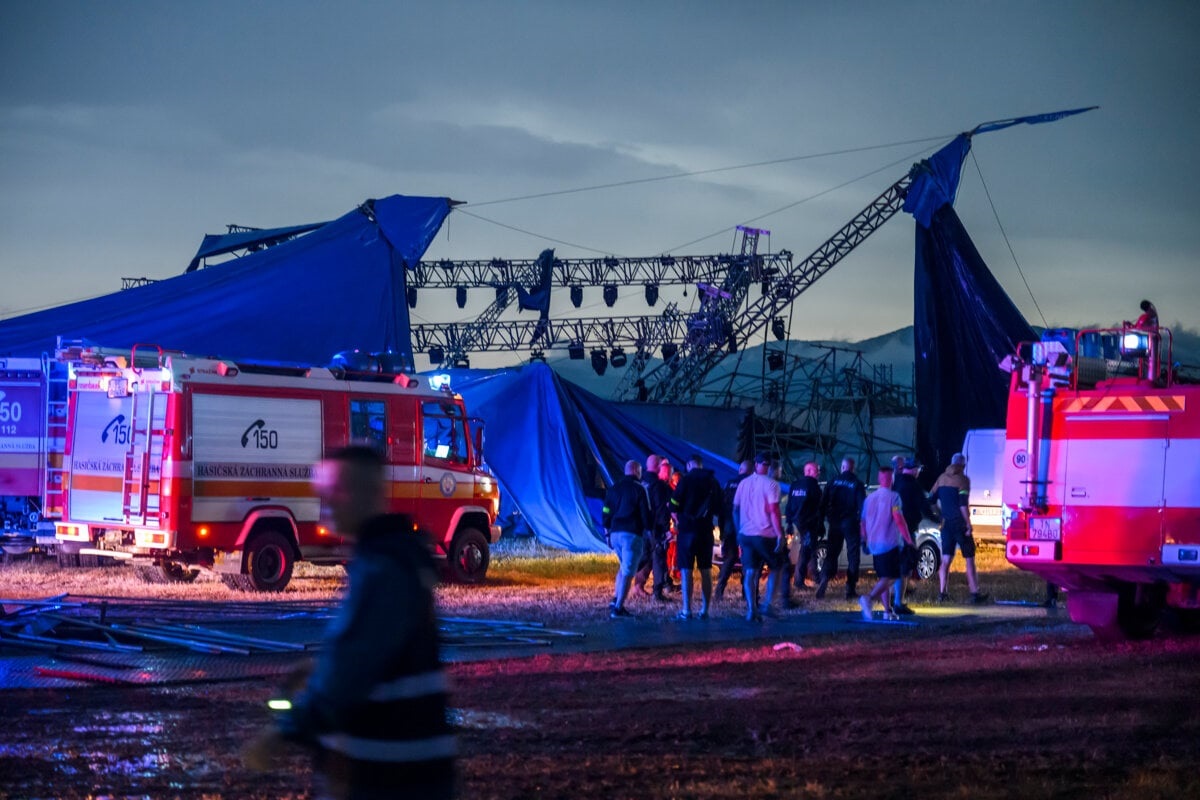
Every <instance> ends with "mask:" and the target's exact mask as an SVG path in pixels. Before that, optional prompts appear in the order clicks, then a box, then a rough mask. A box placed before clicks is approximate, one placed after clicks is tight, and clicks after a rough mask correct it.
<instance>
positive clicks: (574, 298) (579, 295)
mask: <svg viewBox="0 0 1200 800" xmlns="http://www.w3.org/2000/svg"><path fill="white" fill-rule="evenodd" d="M571 305H573V306H575V307H576V308H579V307H580V306H581V305H583V287H582V286H572V287H571Z"/></svg>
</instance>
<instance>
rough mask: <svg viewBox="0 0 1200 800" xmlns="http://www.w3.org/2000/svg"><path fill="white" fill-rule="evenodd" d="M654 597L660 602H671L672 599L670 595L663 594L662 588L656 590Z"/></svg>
mask: <svg viewBox="0 0 1200 800" xmlns="http://www.w3.org/2000/svg"><path fill="white" fill-rule="evenodd" d="M654 599H655V600H657V601H658V602H660V603H669V602H671V599H670V598H669V597H667V596H666V595H665V594H663V593H662V589H659V590H658V591H656V592H655V593H654Z"/></svg>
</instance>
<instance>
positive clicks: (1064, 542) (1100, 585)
mask: <svg viewBox="0 0 1200 800" xmlns="http://www.w3.org/2000/svg"><path fill="white" fill-rule="evenodd" d="M1072 333H1073V335H1064V332H1054V333H1052V334H1051V335H1049V336H1046V337H1044V340H1043V341H1041V342H1037V343H1033V344H1030V345H1023V346H1022V347H1021V348H1020V349H1019V350H1018V353H1017V354H1016V355H1015V356H1013V357H1011V358H1010V359H1009V360H1007V362H1006V363H1007V366H1008V367H1009V368H1010V369H1011V372H1012V378H1011V384H1010V386H1011V388H1010V394H1009V402H1008V422H1007V434H1006V443H1005V461H1004V469H1005V475H1004V490H1003V491H1004V503H1005V506H1006V507H1007V509H1008V512H1007V514H1006V516H1007V520H1006V524H1007V534H1006V539H1007V541H1006V547H1007V556H1008V560H1009V561H1010V562H1012V563H1013V564H1015V565H1017V566H1019V567H1022V568H1024V569H1028V570H1032V571H1033V572H1036V573H1038V574H1039V575H1041V576H1042V577H1044V578H1045V579H1046V580H1047V581H1051V582H1053V583H1055V584H1058V585H1060V586H1062V587H1065V588H1066V589H1067V590H1068V598H1067V604H1068V608H1069V610H1070V614H1071V618H1072V619H1073V620H1075V621H1076V622H1081V623H1085V624H1087V625H1089V626H1090V627H1091V628H1092V629H1093V630H1094V631H1095V632H1096V634H1097V635H1098V636H1101V637H1104V638H1125V637H1130V638H1137V637H1144V636H1148V635H1149V634H1150V633H1152V632H1153V630H1154V628H1155V626H1156V625H1157V623H1158V621H1159V619H1160V616H1161V612H1163V611H1164V610H1167V609H1169V610H1170V615H1171V616H1172V617H1173V618H1174V619H1175V620H1177V621H1178V622H1180V623H1182V624H1183V625H1184V626H1186V627H1194V626H1195V624H1196V622H1197V621H1198V620H1200V618H1198V617H1197V614H1198V613H1200V612H1198V611H1197V609H1200V598H1198V594H1197V592H1198V588H1200V385H1198V384H1194V383H1185V382H1183V381H1181V380H1180V378H1179V376H1178V375H1177V374H1176V373H1175V368H1174V366H1173V360H1172V337H1171V333H1170V331H1169V330H1167V329H1166V328H1162V329H1154V330H1139V329H1136V328H1132V327H1125V328H1115V329H1104V330H1083V331H1078V332H1072Z"/></svg>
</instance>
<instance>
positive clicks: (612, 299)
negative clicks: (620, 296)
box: [604, 283, 617, 308]
mask: <svg viewBox="0 0 1200 800" xmlns="http://www.w3.org/2000/svg"><path fill="white" fill-rule="evenodd" d="M616 304H617V285H616V284H615V283H608V284H605V286H604V305H606V306H608V307H609V308H612V307H613V306H614V305H616Z"/></svg>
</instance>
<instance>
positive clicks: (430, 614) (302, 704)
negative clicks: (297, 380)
mask: <svg viewBox="0 0 1200 800" xmlns="http://www.w3.org/2000/svg"><path fill="white" fill-rule="evenodd" d="M383 467H384V463H383V459H382V458H381V456H380V455H379V454H378V453H377V452H375V451H374V450H372V449H371V448H369V447H363V446H351V447H346V448H344V449H342V450H339V451H337V452H335V453H333V454H331V455H330V456H329V457H328V458H327V459H326V460H325V461H323V462H321V464H320V465H318V467H317V472H316V477H315V480H314V484H315V486H316V488H317V491H318V493H319V494H320V496H321V500H322V507H323V511H324V512H327V513H328V515H329V517H330V521H331V522H332V526H333V528H334V530H336V531H337V532H338V533H339V534H340V535H341V536H343V537H344V538H347V539H350V540H352V541H353V542H354V557H353V560H351V562H350V564H349V566H348V568H347V573H348V575H349V589H348V591H347V594H346V598H345V601H344V602H343V603H342V606H341V608H340V609H339V610H338V613H337V616H336V617H335V618H334V620H333V622H332V624H331V625H330V627H329V630H328V632H327V635H326V639H325V643H324V648H323V649H322V652H321V655H320V657H319V658H318V660H317V662H316V666H315V668H314V670H313V673H312V676H311V677H310V678H309V680H308V683H307V685H306V686H305V687H304V688H303V689H302V690H301V691H300V693H299V694H298V695H297V696H296V697H295V698H293V699H292V701H291V708H290V709H288V710H287V711H286V712H285V713H284V714H283V715H282V716H281V718H280V719H279V724H278V729H277V730H276V731H274V732H271V733H269V734H267V735H265V736H263V737H260V739H259V740H257V741H256V742H255V743H253V744H252V745H251V746H250V747H249V748H248V749H247V751H246V760H247V763H248V764H249V765H250V766H256V767H260V768H261V767H265V766H267V765H268V764H269V762H270V760H271V756H272V755H273V754H274V752H276V750H277V749H278V745H279V743H280V742H281V741H284V740H286V741H292V742H296V743H299V744H302V745H305V746H307V747H310V748H312V749H313V750H314V751H315V752H316V754H317V767H318V769H319V771H320V772H321V773H322V777H323V779H324V781H325V783H326V786H325V787H323V790H324V791H325V792H326V793H327V794H329V795H332V796H334V797H350V798H359V799H360V800H370V799H371V798H384V797H401V796H403V797H411V798H451V797H453V796H454V761H455V757H456V755H457V740H456V737H455V736H454V733H453V732H452V730H451V728H450V725H449V723H448V722H447V720H446V699H447V691H448V685H449V684H448V679H447V676H446V673H445V670H444V669H443V668H442V664H441V659H440V656H439V653H438V632H437V619H436V614H435V608H434V595H433V589H434V586H435V585H436V583H437V570H436V567H435V565H434V561H433V555H432V553H431V550H430V546H429V542H428V541H427V540H426V539H425V537H424V536H423V535H421V534H420V533H418V532H417V531H416V530H415V529H414V525H413V523H412V520H411V519H410V518H409V517H408V516H405V515H400V514H386V513H384V512H385V510H386V505H387V501H386V481H385V477H384V469H383Z"/></svg>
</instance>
